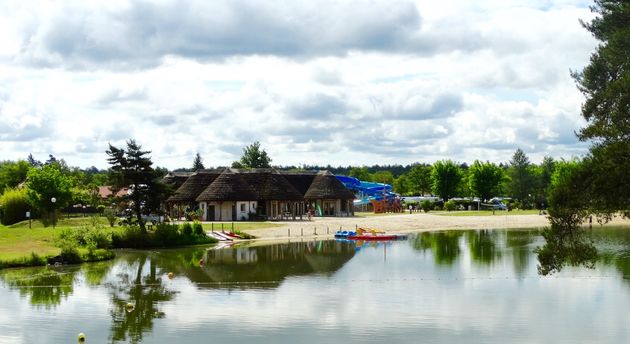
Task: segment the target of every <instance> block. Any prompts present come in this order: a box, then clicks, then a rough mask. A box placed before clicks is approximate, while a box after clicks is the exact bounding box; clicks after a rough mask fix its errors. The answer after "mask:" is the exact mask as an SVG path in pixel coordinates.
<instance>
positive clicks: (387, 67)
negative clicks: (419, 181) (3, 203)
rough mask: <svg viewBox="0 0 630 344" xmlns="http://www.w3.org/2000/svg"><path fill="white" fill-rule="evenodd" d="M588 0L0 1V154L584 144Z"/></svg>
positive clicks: (408, 158)
mask: <svg viewBox="0 0 630 344" xmlns="http://www.w3.org/2000/svg"><path fill="white" fill-rule="evenodd" d="M590 4H591V2H590V1H580V0H557V1H552V0H487V1H486V0H476V1H470V0H447V1H435V0H416V1H411V0H409V1H407V0H396V1H392V0H365V1H362V0H359V1H354V0H349V1H334V0H319V1H295V0H287V1H264V0H261V1H254V0H242V1H220V0H213V1H205V0H198V1H168V0H167V1H134V0H107V1H82V0H78V1H36V0H33V1H23V0H15V1H13V0H4V1H2V2H0V32H1V33H2V34H0V152H1V156H0V160H6V159H12V160H14V159H20V158H26V156H27V155H28V154H29V153H32V154H33V155H34V156H35V157H36V158H38V159H40V160H45V159H46V158H47V156H48V154H53V155H55V156H56V157H58V158H64V159H65V160H66V161H67V162H68V163H69V164H70V165H73V166H81V167H88V166H91V165H94V166H97V167H101V168H103V167H107V163H106V160H105V159H106V155H105V150H106V149H107V147H108V146H107V144H108V143H112V144H114V145H116V146H122V145H123V144H124V141H125V140H126V139H129V138H134V139H136V140H137V141H138V142H139V143H141V144H142V145H143V147H144V148H146V149H149V150H151V151H152V157H153V160H154V162H155V163H156V164H157V165H159V166H164V167H168V168H177V167H189V165H191V164H192V160H193V157H194V154H195V153H196V152H199V153H200V154H201V155H202V157H203V158H204V162H205V164H206V165H210V166H216V165H227V164H230V163H231V162H232V161H233V160H237V159H238V157H239V156H240V154H241V153H242V148H243V147H244V146H245V145H248V144H250V143H252V142H253V141H256V140H258V141H260V142H261V144H262V146H263V147H264V148H265V149H266V150H267V152H268V153H269V154H270V156H271V157H272V158H273V163H274V164H279V165H290V164H293V165H300V164H331V165H349V164H352V165H362V164H368V165H371V164H375V163H379V164H388V163H403V164H405V163H412V162H429V163H432V162H434V161H436V160H439V159H443V158H450V159H454V160H457V161H460V162H464V161H465V162H472V161H474V160H475V159H481V160H489V161H494V162H501V161H508V160H509V159H510V157H511V155H512V154H513V152H514V150H515V149H516V148H519V147H520V148H521V149H523V150H524V151H525V152H526V153H527V154H528V155H529V157H530V159H531V160H532V161H534V162H539V161H540V160H542V157H543V156H544V155H551V156H553V157H555V158H562V157H564V158H569V157H571V156H576V155H581V154H584V153H585V151H586V145H585V144H584V143H580V142H578V140H577V139H576V137H575V135H574V131H575V130H577V129H578V128H579V127H581V126H583V125H584V122H583V120H582V118H581V117H580V115H579V111H580V104H581V102H582V101H583V98H582V96H581V95H580V93H579V92H578V91H577V89H576V87H575V84H574V82H573V80H572V79H571V77H570V75H569V73H570V70H579V69H581V68H582V67H584V65H585V64H586V63H588V59H589V56H590V53H591V52H592V51H593V49H594V47H595V46H596V45H597V42H596V41H595V40H594V39H593V38H592V37H591V36H590V35H589V33H588V32H587V31H586V30H584V29H583V28H582V27H581V26H580V23H579V19H582V20H587V21H588V20H590V19H591V18H592V17H593V14H592V13H591V12H590V10H589V9H588V6H589V5H590Z"/></svg>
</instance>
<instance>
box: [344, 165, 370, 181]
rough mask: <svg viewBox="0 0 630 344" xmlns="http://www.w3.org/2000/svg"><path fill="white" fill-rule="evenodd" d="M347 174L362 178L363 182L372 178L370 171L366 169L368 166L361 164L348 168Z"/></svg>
mask: <svg viewBox="0 0 630 344" xmlns="http://www.w3.org/2000/svg"><path fill="white" fill-rule="evenodd" d="M348 175H349V176H350V177H354V178H356V179H358V180H362V181H365V182H369V181H371V180H372V176H371V175H370V171H368V168H367V167H365V166H363V167H353V168H351V169H350V172H349V173H348Z"/></svg>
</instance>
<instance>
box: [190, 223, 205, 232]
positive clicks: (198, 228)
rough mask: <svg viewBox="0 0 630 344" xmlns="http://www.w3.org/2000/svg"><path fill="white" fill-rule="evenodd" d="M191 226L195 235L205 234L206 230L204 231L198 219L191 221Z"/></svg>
mask: <svg viewBox="0 0 630 344" xmlns="http://www.w3.org/2000/svg"><path fill="white" fill-rule="evenodd" d="M192 227H193V232H194V233H195V235H197V236H204V235H206V232H204V230H203V225H202V224H201V222H199V221H195V222H193V225H192Z"/></svg>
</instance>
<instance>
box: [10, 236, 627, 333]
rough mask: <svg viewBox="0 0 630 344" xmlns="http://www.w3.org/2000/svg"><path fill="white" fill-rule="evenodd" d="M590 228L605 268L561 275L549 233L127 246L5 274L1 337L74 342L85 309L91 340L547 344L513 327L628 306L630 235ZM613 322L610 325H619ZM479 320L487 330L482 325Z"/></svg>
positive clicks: (549, 326)
mask: <svg viewBox="0 0 630 344" xmlns="http://www.w3.org/2000/svg"><path fill="white" fill-rule="evenodd" d="M586 234H587V235H588V236H589V239H590V240H593V242H594V243H595V245H596V246H597V249H598V251H599V257H598V261H597V264H596V265H597V270H595V272H592V271H585V270H584V269H571V270H570V271H568V272H565V273H561V274H559V276H558V278H555V277H554V278H542V277H540V276H537V274H536V265H537V261H536V258H535V255H534V253H533V250H534V248H535V247H536V246H538V245H541V243H542V238H541V236H540V232H539V231H529V230H524V231H516V230H509V231H501V230H498V231H487V230H476V231H475V230H473V231H442V232H427V233H419V234H417V235H413V236H411V237H410V238H409V240H408V242H398V241H396V242H391V243H388V244H386V245H385V244H383V243H370V244H369V245H367V244H366V246H360V244H359V246H357V244H355V243H352V242H342V241H332V240H329V241H319V242H293V243H275V244H270V245H266V244H264V243H252V244H250V245H251V246H240V247H228V248H221V249H219V248H218V247H214V248H213V247H211V248H203V247H196V248H186V249H174V250H159V251H119V252H118V253H117V258H116V259H115V260H114V261H111V262H103V263H97V264H85V265H81V266H75V267H62V268H37V269H10V270H2V271H0V279H1V280H2V281H3V283H4V285H5V287H2V286H0V299H2V300H12V298H11V296H12V295H15V298H14V299H16V300H19V301H20V302H13V301H9V302H3V303H0V342H15V340H13V341H11V340H7V339H6V338H8V337H3V335H5V336H6V333H10V334H12V335H13V336H14V337H16V338H20V336H21V338H22V339H23V340H18V342H38V343H47V342H50V343H56V342H68V341H67V340H66V337H64V336H66V335H67V334H68V333H71V334H72V337H71V339H73V340H74V339H75V338H76V333H77V331H76V328H77V326H75V324H76V322H77V319H81V318H86V317H87V315H89V316H90V317H94V319H91V318H90V319H89V320H87V321H85V327H88V326H92V328H91V329H90V328H84V324H82V325H81V327H80V328H81V331H85V332H86V333H89V335H90V337H89V338H94V340H93V341H94V342H106V341H109V342H112V343H118V342H129V343H140V342H162V343H172V342H173V341H177V338H178V337H180V336H181V338H184V339H185V341H186V342H201V341H204V340H206V339H208V338H210V337H211V336H213V339H215V341H217V342H238V341H241V342H252V341H256V342H283V339H284V342H292V341H295V340H294V339H295V338H296V336H301V335H303V334H305V333H306V334H307V335H306V336H305V338H313V340H312V342H331V341H332V342H339V341H340V340H339V338H344V342H369V341H370V340H371V341H372V342H385V341H388V340H389V341H391V342H405V340H403V339H401V338H403V334H404V336H405V338H407V341H408V338H413V336H422V335H424V337H423V338H427V341H429V342H444V340H440V339H442V338H444V337H440V336H442V335H445V334H446V333H448V334H453V333H456V334H461V337H457V338H456V339H459V340H454V342H461V341H462V340H461V339H463V338H466V339H470V338H473V337H472V336H481V337H479V338H482V339H484V338H485V339H488V340H486V341H485V342H497V343H498V342H544V341H545V340H544V339H541V338H533V337H523V338H521V339H523V340H520V341H518V340H514V338H517V337H518V336H516V337H515V336H514V333H518V334H520V335H531V334H532V332H531V328H532V326H535V327H536V326H537V328H539V327H540V328H545V329H546V333H547V335H549V334H550V333H551V334H554V335H555V334H557V332H555V331H556V330H557V329H558V328H560V327H561V326H573V325H574V324H575V323H580V325H579V327H580V328H586V326H584V323H589V322H590V321H591V318H589V317H587V318H585V319H583V318H582V317H581V316H582V314H589V312H590V311H585V312H574V309H575V307H577V306H579V307H582V308H584V309H587V310H590V309H593V310H597V312H598V314H600V315H602V314H604V320H601V323H599V324H598V325H597V326H599V327H600V328H604V327H605V326H606V323H607V321H608V322H609V323H610V324H612V325H615V326H616V324H618V323H617V322H615V321H616V320H615V319H620V317H617V312H620V313H622V312H623V309H622V310H619V308H621V307H620V306H618V305H622V306H624V305H627V304H630V231H629V230H628V229H627V228H626V229H609V228H604V229H593V230H592V231H590V232H586ZM419 252H423V253H426V254H419ZM385 255H386V256H387V258H386V259H384V258H385ZM200 260H201V261H203V264H200ZM510 261H511V262H510ZM169 272H172V273H173V274H174V275H175V277H174V278H173V279H172V280H171V279H169V277H168V275H167V274H168V273H169ZM617 272H618V273H617ZM598 274H599V275H598ZM619 275H621V276H623V278H624V281H625V282H628V283H624V282H620V281H619V278H618V276H619ZM295 276H299V277H300V278H292V277H295ZM329 277H330V278H329ZM591 277H594V278H591ZM576 278H577V279H576ZM515 280H518V283H514V281H515ZM576 281H577V282H576ZM567 290H572V293H568V292H567ZM594 290H597V291H598V292H597V293H595V294H596V295H595V294H593V293H591V291H594ZM392 295H396V297H393V298H392V297H391V296H392ZM398 295H404V296H403V297H398ZM18 296H19V298H18ZM602 298H605V299H604V301H602ZM619 298H621V300H622V301H619ZM383 300H386V301H383ZM623 300H628V301H627V302H626V303H623ZM551 303H553V305H554V307H549V308H545V307H544V305H548V304H551ZM128 304H131V305H132V306H133V307H132V308H129V307H128V306H127V305H128ZM23 305H26V306H27V307H23ZM541 305H542V306H541ZM602 305H603V306H602ZM600 307H601V308H605V309H606V311H605V312H603V311H602V310H601V309H600ZM615 307H619V308H615ZM624 307H625V306H624ZM462 309H465V310H470V312H469V313H467V312H462V311H461V310H462ZM540 309H545V312H549V313H551V314H552V316H550V318H551V323H549V319H546V320H545V321H544V322H543V323H541V322H540V321H539V320H538V319H539V318H544V315H545V314H543V315H542V316H541V313H540ZM611 309H613V310H614V312H612V311H611ZM624 309H625V308H624ZM512 310H518V311H517V312H512ZM606 312H608V313H606ZM3 314H16V315H15V319H13V318H12V317H11V316H8V317H7V316H4V317H3ZM471 314H472V315H471ZM611 314H612V315H611ZM565 316H567V317H569V319H568V320H566V323H565ZM584 317H586V315H585V316H584ZM576 318H578V319H576ZM356 319H360V321H356ZM504 319H507V320H504ZM606 319H607V320H606ZM610 319H613V320H614V321H613V320H610ZM453 320H455V323H456V325H453V326H457V329H454V328H453V326H452V324H453V323H454V321H453ZM355 321H356V322H355ZM25 322H29V323H31V324H33V326H32V327H33V328H35V329H36V330H34V333H37V332H40V333H41V332H44V333H46V335H48V332H54V331H55V330H56V329H57V328H59V330H58V332H59V333H52V334H50V336H49V337H46V336H39V337H38V336H30V335H29V334H25V333H23V332H20V331H21V328H22V327H23V324H24V323H25ZM88 323H89V324H88ZM506 323H507V324H508V325H505V324H506ZM619 323H621V321H619ZM567 324H569V325H567ZM612 325H611V329H610V330H611V331H607V333H614V331H615V330H616V329H619V328H622V329H623V328H625V327H623V324H621V325H619V326H618V327H615V326H612ZM379 326H381V327H379ZM483 326H487V328H491V330H488V331H485V332H484V331H478V329H479V328H482V327H483ZM502 326H508V328H507V329H504V327H502ZM355 328H356V330H355ZM436 328H440V329H444V332H439V331H437V332H436V330H435V329H436ZM462 329H463V330H462ZM230 331H231V332H230ZM308 331H311V332H308ZM457 331H460V332H457ZM60 333H61V334H60ZM624 333H625V332H624ZM309 335H312V336H311V337H309ZM372 335H374V336H372ZM396 335H399V336H400V337H396V338H394V337H392V336H396ZM495 335H496V336H495ZM580 335H583V333H582V334H580ZM484 336H486V337H484ZM549 336H550V335H549ZM42 337H45V338H43V339H42ZM568 337H570V336H568ZM287 338H288V339H287ZM391 338H394V339H391ZM494 338H496V340H494ZM547 338H550V337H547ZM579 338H581V337H579ZM390 339H391V340H390ZM396 339H398V340H396ZM432 339H433V340H432ZM517 339H518V338H517ZM565 339H566V338H565ZM569 339H575V337H571V338H569ZM569 339H567V340H564V341H565V342H571V340H569ZM464 341H465V340H464ZM479 341H480V342H481V341H484V340H479ZM602 341H606V340H602ZM611 341H614V340H609V342H611ZM90 342H92V340H90ZM306 342H308V340H306ZM620 342H624V341H620Z"/></svg>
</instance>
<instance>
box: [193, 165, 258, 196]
mask: <svg viewBox="0 0 630 344" xmlns="http://www.w3.org/2000/svg"><path fill="white" fill-rule="evenodd" d="M257 199H258V195H257V194H256V191H255V190H254V189H253V188H252V187H251V186H250V185H249V184H247V182H246V181H245V180H244V179H243V177H241V176H240V175H239V174H235V173H234V172H232V171H230V170H227V171H225V172H223V173H221V175H219V176H218V177H217V179H215V180H214V181H213V182H212V183H211V184H210V185H208V187H207V188H206V189H205V190H204V191H203V192H202V193H201V194H200V195H199V196H198V197H197V199H196V200H197V202H202V201H255V200H257Z"/></svg>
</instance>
